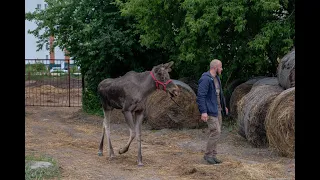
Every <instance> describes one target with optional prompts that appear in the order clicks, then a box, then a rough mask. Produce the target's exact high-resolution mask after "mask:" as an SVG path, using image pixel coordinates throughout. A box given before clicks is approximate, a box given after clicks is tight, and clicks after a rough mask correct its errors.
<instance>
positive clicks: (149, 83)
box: [141, 71, 162, 96]
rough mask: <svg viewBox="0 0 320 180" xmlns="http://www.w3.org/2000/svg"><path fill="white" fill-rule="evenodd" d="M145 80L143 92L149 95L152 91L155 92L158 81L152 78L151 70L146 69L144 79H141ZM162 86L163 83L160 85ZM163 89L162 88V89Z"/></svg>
mask: <svg viewBox="0 0 320 180" xmlns="http://www.w3.org/2000/svg"><path fill="white" fill-rule="evenodd" d="M141 82H143V83H142V84H141V85H142V87H143V88H142V92H143V93H144V94H145V95H147V96H149V95H150V94H151V93H152V92H154V91H155V90H156V89H157V87H156V82H155V80H154V79H153V78H152V76H151V74H150V71H146V72H145V73H144V80H143V81H141ZM160 86H161V85H160ZM161 88H162V87H161ZM161 91H162V90H161Z"/></svg>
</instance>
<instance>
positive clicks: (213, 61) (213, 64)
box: [210, 59, 221, 68]
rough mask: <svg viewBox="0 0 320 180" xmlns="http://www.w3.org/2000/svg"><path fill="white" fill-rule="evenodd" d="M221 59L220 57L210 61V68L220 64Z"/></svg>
mask: <svg viewBox="0 0 320 180" xmlns="http://www.w3.org/2000/svg"><path fill="white" fill-rule="evenodd" d="M220 63H221V61H220V60H219V59H214V60H212V61H211V62H210V68H213V67H215V66H217V65H218V64H220Z"/></svg>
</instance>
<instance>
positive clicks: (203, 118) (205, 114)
mask: <svg viewBox="0 0 320 180" xmlns="http://www.w3.org/2000/svg"><path fill="white" fill-rule="evenodd" d="M201 120H202V121H204V122H207V120H208V114H207V113H202V114H201Z"/></svg>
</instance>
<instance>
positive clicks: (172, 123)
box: [146, 80, 204, 129]
mask: <svg viewBox="0 0 320 180" xmlns="http://www.w3.org/2000/svg"><path fill="white" fill-rule="evenodd" d="M174 82H175V83H176V84H177V85H178V86H179V88H180V89H181V93H180V96H177V97H174V98H173V99H174V100H175V101H176V102H177V104H179V106H178V105H177V104H176V103H174V102H173V101H172V100H171V99H170V98H169V96H168V95H167V94H166V93H165V92H164V91H161V90H157V91H155V92H154V93H153V94H151V95H150V96H149V97H148V99H147V104H146V107H147V109H146V123H147V124H149V125H150V126H151V128H152V129H164V128H197V127H199V126H202V125H204V122H200V121H199V120H200V113H199V110H198V105H197V103H196V95H195V93H194V92H193V91H190V89H191V88H190V87H189V86H188V85H187V84H185V83H183V82H181V81H178V80H174Z"/></svg>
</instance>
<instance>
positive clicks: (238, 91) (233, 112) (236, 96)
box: [229, 76, 264, 119]
mask: <svg viewBox="0 0 320 180" xmlns="http://www.w3.org/2000/svg"><path fill="white" fill-rule="evenodd" d="M262 78H264V77H263V76H262V77H254V78H252V79H249V80H248V81H246V82H244V83H241V84H240V85H238V86H237V87H236V88H235V89H234V90H233V92H232V94H231V97H230V102H229V104H230V106H229V107H230V109H229V111H230V112H229V114H230V116H231V117H232V118H233V119H236V118H237V116H238V113H237V106H238V105H237V104H238V102H239V101H240V99H241V98H242V97H243V96H244V95H246V94H247V93H248V92H249V91H250V90H251V88H252V85H253V84H254V83H255V82H257V81H258V80H259V79H262Z"/></svg>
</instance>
